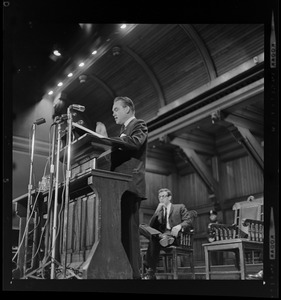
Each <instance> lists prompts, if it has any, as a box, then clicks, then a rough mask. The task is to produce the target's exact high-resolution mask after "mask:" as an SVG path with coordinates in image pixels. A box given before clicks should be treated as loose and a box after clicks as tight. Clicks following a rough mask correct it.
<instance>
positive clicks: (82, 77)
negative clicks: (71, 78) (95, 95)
mask: <svg viewBox="0 0 281 300" xmlns="http://www.w3.org/2000/svg"><path fill="white" fill-rule="evenodd" d="M87 79H88V76H87V75H85V74H83V75H80V76H79V80H80V83H85V82H86V81H87Z"/></svg>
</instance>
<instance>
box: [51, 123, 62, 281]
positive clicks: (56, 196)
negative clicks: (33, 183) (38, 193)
mask: <svg viewBox="0 0 281 300" xmlns="http://www.w3.org/2000/svg"><path fill="white" fill-rule="evenodd" d="M57 132H58V134H57V157H56V176H55V200H54V219H53V237H52V256H51V279H55V255H56V234H57V206H58V189H59V158H60V144H61V124H60V123H59V124H58V128H57Z"/></svg>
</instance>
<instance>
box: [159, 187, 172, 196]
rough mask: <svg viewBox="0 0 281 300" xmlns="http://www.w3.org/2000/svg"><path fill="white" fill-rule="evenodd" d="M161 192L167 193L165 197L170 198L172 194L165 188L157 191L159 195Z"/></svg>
mask: <svg viewBox="0 0 281 300" xmlns="http://www.w3.org/2000/svg"><path fill="white" fill-rule="evenodd" d="M162 192H166V193H167V196H169V197H170V196H172V192H171V191H170V190H169V189H167V188H162V189H160V190H159V191H158V194H160V193H162Z"/></svg>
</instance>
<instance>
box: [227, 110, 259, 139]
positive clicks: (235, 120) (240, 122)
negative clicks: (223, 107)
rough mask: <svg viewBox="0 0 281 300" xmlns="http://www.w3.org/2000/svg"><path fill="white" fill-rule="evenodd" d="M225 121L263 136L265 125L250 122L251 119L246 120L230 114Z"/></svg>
mask: <svg viewBox="0 0 281 300" xmlns="http://www.w3.org/2000/svg"><path fill="white" fill-rule="evenodd" d="M224 120H225V121H227V122H229V123H232V124H234V125H235V126H239V127H243V128H247V129H249V130H250V131H252V132H255V133H257V134H260V135H261V136H263V132H264V126H263V124H258V123H256V122H253V121H250V120H249V119H245V118H243V117H240V116H237V115H234V114H228V115H227V116H226V117H225V118H224Z"/></svg>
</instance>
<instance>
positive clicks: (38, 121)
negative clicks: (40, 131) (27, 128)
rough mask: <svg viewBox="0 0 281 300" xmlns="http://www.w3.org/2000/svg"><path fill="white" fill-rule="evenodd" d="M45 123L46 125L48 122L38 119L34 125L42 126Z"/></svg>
mask: <svg viewBox="0 0 281 300" xmlns="http://www.w3.org/2000/svg"><path fill="white" fill-rule="evenodd" d="M43 123H46V120H45V119H44V118H40V119H37V120H36V121H35V122H33V124H35V125H41V124H43Z"/></svg>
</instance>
